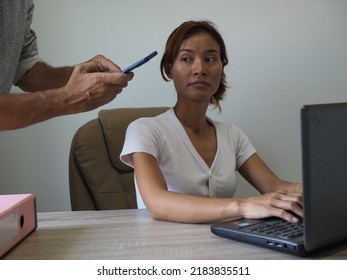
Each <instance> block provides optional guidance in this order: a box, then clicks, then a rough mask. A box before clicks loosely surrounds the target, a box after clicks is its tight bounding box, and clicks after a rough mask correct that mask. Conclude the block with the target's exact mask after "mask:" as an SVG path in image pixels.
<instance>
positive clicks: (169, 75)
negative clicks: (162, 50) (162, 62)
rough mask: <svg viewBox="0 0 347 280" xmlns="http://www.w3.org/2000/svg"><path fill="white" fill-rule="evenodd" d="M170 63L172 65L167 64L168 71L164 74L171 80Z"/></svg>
mask: <svg viewBox="0 0 347 280" xmlns="http://www.w3.org/2000/svg"><path fill="white" fill-rule="evenodd" d="M171 65H172V64H169V67H168V73H166V75H167V76H168V78H169V79H171V80H172V73H171Z"/></svg>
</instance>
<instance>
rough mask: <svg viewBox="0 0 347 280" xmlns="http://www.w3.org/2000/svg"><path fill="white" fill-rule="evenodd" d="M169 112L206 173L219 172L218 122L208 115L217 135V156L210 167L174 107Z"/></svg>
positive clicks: (192, 153) (188, 148)
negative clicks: (191, 139)
mask: <svg viewBox="0 0 347 280" xmlns="http://www.w3.org/2000/svg"><path fill="white" fill-rule="evenodd" d="M168 113H169V114H170V116H171V120H172V121H173V123H174V125H175V127H176V129H177V131H178V133H179V135H180V137H181V139H182V141H183V143H184V144H185V146H186V148H187V150H188V151H189V152H190V154H191V155H192V156H193V158H194V159H195V160H196V161H197V162H198V164H199V165H200V167H201V168H202V169H203V170H204V172H205V173H206V174H208V175H209V176H212V174H215V173H216V172H217V170H218V169H219V166H220V163H221V157H220V156H219V150H220V148H219V147H220V141H219V135H220V131H219V126H218V125H216V123H215V122H214V121H213V120H211V119H210V118H209V117H207V120H208V121H209V122H210V123H211V124H212V125H213V126H214V128H215V131H216V137H217V151H216V154H215V157H214V159H213V162H212V165H211V167H209V166H208V165H207V163H206V162H205V161H204V159H203V158H202V157H201V156H200V154H199V153H198V151H197V150H196V149H195V147H194V145H193V143H192V142H191V141H190V138H189V136H188V134H187V132H186V130H185V129H184V127H183V125H182V124H181V122H180V121H179V119H178V118H177V116H176V114H175V111H174V109H173V108H170V109H169V111H168Z"/></svg>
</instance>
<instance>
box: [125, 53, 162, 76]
mask: <svg viewBox="0 0 347 280" xmlns="http://www.w3.org/2000/svg"><path fill="white" fill-rule="evenodd" d="M157 54H158V52H157V51H154V52H152V53H151V54H150V55H147V56H146V57H145V58H142V59H141V60H139V61H138V62H135V63H134V64H133V65H131V66H129V67H127V68H125V69H124V70H122V73H125V74H126V73H129V72H131V71H133V70H134V69H135V68H137V67H140V66H141V65H143V64H145V63H146V62H148V61H149V60H151V59H152V58H153V57H155V56H156V55H157Z"/></svg>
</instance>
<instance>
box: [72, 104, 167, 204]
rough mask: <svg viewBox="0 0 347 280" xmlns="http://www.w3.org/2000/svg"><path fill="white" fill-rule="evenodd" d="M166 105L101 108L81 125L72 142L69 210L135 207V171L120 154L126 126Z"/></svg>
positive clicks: (162, 109) (157, 113)
mask: <svg viewBox="0 0 347 280" xmlns="http://www.w3.org/2000/svg"><path fill="white" fill-rule="evenodd" d="M167 109H168V107H148V108H119V109H110V110H102V111H100V112H99V117H98V118H96V119H94V120H91V121H89V122H87V123H86V124H84V125H83V126H81V127H80V128H79V129H78V130H77V132H76V134H75V135H74V137H73V139H72V143H71V149H70V158H69V185H70V186H69V188H70V199H71V208H72V210H80V211H81V210H114V209H131V208H137V204H136V192H135V186H134V185H135V184H134V171H133V169H132V168H131V167H129V166H127V165H125V164H123V163H122V162H121V161H120V159H119V155H120V153H121V150H122V148H123V143H124V138H125V132H126V129H127V127H128V125H129V123H131V122H132V121H134V120H136V119H138V118H140V117H152V116H156V115H159V114H161V113H163V112H165V111H166V110H167Z"/></svg>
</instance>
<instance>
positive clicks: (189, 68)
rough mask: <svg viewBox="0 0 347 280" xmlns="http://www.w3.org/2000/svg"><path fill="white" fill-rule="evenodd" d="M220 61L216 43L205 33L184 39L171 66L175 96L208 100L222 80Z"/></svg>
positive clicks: (218, 48)
mask: <svg viewBox="0 0 347 280" xmlns="http://www.w3.org/2000/svg"><path fill="white" fill-rule="evenodd" d="M222 73H223V63H222V61H221V54H220V47H219V45H218V43H217V42H216V41H215V40H214V39H213V38H212V37H211V36H210V35H209V34H207V33H198V34H196V35H193V36H192V37H190V38H188V39H187V40H185V41H183V43H182V45H181V47H180V49H179V51H178V55H177V57H176V59H175V61H174V63H173V65H172V66H171V69H170V78H171V79H172V80H173V82H174V85H175V88H176V91H177V94H178V98H186V99H190V100H195V101H207V102H209V101H210V99H211V97H212V96H213V95H214V94H215V93H216V91H217V89H218V87H219V84H220V82H221V76H222Z"/></svg>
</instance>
